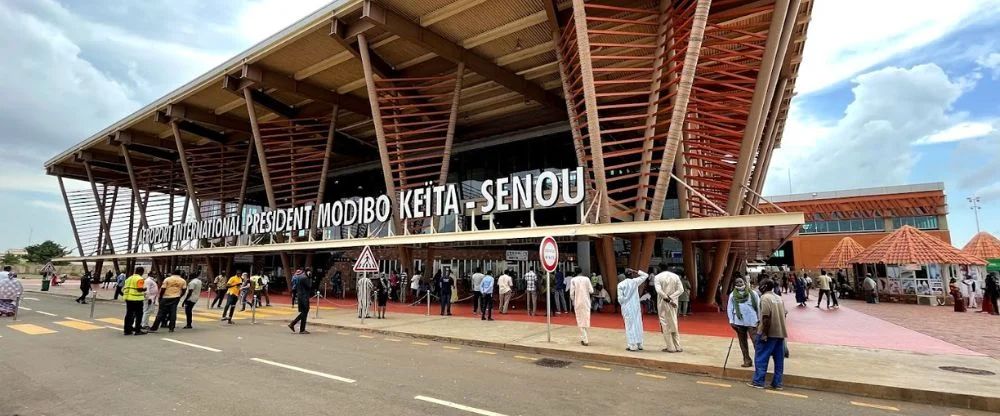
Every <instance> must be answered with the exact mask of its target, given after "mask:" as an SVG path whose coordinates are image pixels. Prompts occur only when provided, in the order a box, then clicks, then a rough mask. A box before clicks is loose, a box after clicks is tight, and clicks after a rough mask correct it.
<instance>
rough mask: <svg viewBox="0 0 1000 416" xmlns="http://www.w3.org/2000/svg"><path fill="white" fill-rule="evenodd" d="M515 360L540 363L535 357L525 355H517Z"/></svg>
mask: <svg viewBox="0 0 1000 416" xmlns="http://www.w3.org/2000/svg"><path fill="white" fill-rule="evenodd" d="M514 358H517V359H519V360H528V361H538V359H537V358H534V357H525V356H523V355H515V356H514Z"/></svg>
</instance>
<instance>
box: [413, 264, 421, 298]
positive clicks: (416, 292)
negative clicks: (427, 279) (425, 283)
mask: <svg viewBox="0 0 1000 416" xmlns="http://www.w3.org/2000/svg"><path fill="white" fill-rule="evenodd" d="M420 279H421V276H420V270H414V271H413V277H411V278H410V289H411V290H413V301H414V302H417V301H419V300H420Z"/></svg>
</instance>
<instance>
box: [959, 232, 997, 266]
mask: <svg viewBox="0 0 1000 416" xmlns="http://www.w3.org/2000/svg"><path fill="white" fill-rule="evenodd" d="M962 252H963V253H965V254H969V255H972V256H976V257H978V258H981V259H1000V239H997V238H996V237H994V236H993V234H990V233H988V232H985V231H983V232H980V233H977V234H976V235H974V236H972V239H971V240H969V242H968V243H966V244H965V247H963V248H962Z"/></svg>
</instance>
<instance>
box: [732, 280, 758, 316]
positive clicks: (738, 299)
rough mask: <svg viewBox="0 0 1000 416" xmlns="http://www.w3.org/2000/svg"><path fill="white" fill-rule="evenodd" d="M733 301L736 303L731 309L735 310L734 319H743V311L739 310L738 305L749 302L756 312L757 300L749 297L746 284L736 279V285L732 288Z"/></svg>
mask: <svg viewBox="0 0 1000 416" xmlns="http://www.w3.org/2000/svg"><path fill="white" fill-rule="evenodd" d="M732 298H733V301H734V302H735V303H736V305H735V307H734V308H733V309H735V310H736V318H737V319H740V320H742V319H743V311H741V310H740V304H741V303H746V302H747V300H750V304H751V305H752V306H753V309H754V310H757V298H755V297H753V296H752V295H750V291H749V290H747V284H746V282H744V281H743V279H742V278H736V285H735V287H734V288H733V295H732Z"/></svg>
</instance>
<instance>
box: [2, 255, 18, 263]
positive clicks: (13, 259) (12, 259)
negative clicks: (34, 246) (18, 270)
mask: <svg viewBox="0 0 1000 416" xmlns="http://www.w3.org/2000/svg"><path fill="white" fill-rule="evenodd" d="M0 262H2V263H3V264H5V265H10V264H18V263H20V262H21V256H18V255H17V254H14V253H7V254H4V255H3V260H2V261H0Z"/></svg>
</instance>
